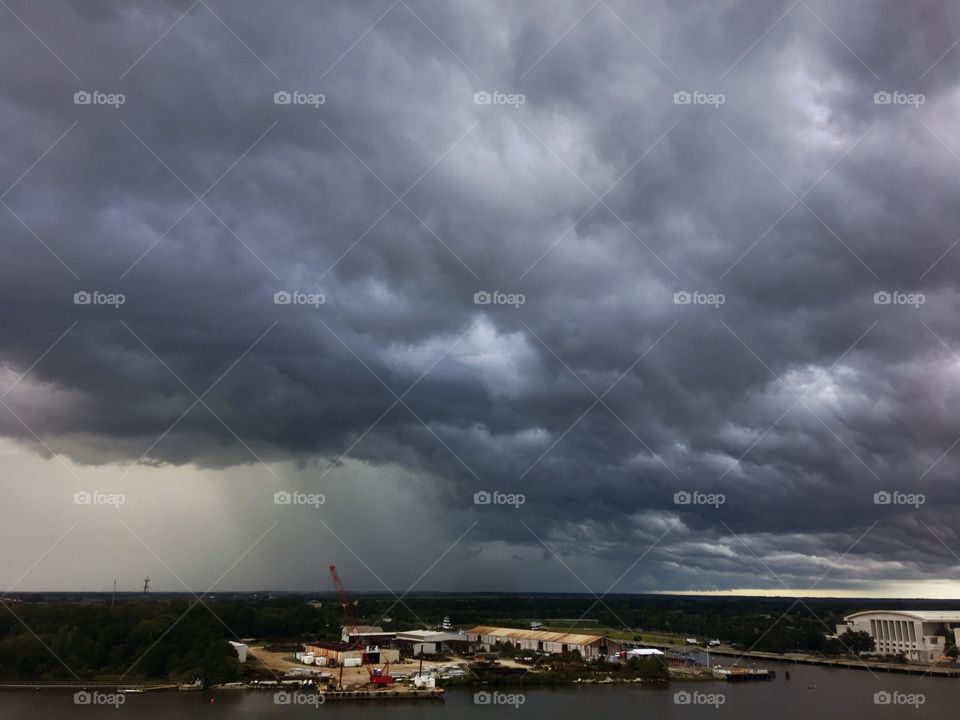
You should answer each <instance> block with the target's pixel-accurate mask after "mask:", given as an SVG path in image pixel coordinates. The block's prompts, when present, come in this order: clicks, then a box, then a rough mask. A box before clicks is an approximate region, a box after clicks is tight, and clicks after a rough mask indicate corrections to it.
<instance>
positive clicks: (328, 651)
mask: <svg viewBox="0 0 960 720" xmlns="http://www.w3.org/2000/svg"><path fill="white" fill-rule="evenodd" d="M304 651H305V652H306V653H308V654H312V655H313V656H314V658H326V660H327V662H328V663H329V662H331V661H332V662H333V663H335V664H337V665H343V666H344V667H360V665H361V664H362V663H363V655H364V654H366V656H367V660H368V662H370V663H375V664H376V663H388V662H398V661H399V660H400V651H399V650H397V649H396V648H389V647H381V646H379V645H368V646H366V647H365V648H364V649H360V648H357V646H356V645H355V644H352V643H344V642H339V643H338V642H327V643H319V644H316V645H304Z"/></svg>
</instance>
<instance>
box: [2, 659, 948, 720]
mask: <svg viewBox="0 0 960 720" xmlns="http://www.w3.org/2000/svg"><path fill="white" fill-rule="evenodd" d="M768 667H771V668H773V669H775V670H776V672H777V678H776V679H775V680H773V681H771V682H756V683H735V684H730V683H725V682H676V681H675V682H673V683H671V684H670V686H669V688H665V687H661V688H655V687H641V686H639V685H603V686H597V685H585V686H563V687H541V688H535V687H534V688H531V687H528V688H500V689H498V690H497V692H498V693H500V695H497V696H493V695H488V696H485V697H481V700H484V699H486V700H489V702H488V703H486V704H478V703H476V702H475V701H474V693H475V692H477V690H467V689H464V688H457V689H454V690H451V691H450V692H448V693H447V696H446V698H445V699H444V700H443V701H423V702H397V703H389V702H377V703H368V702H352V703H333V702H331V703H329V704H327V705H320V706H316V705H309V704H308V705H302V704H301V705H289V704H288V705H278V704H275V702H274V696H273V693H272V692H254V691H222V692H203V693H200V692H194V693H176V692H168V693H153V694H150V693H145V694H142V695H127V696H125V698H124V701H123V704H122V705H120V706H119V707H118V708H116V709H115V708H114V707H113V706H111V705H99V706H98V705H86V706H84V705H76V704H74V701H73V694H72V693H68V692H54V691H49V692H0V718H3V719H4V720H6V719H7V718H16V719H19V718H30V719H31V720H63V718H64V717H69V718H107V717H111V718H123V717H131V718H137V719H138V720H140V719H142V720H153V719H154V718H156V719H157V720H159V719H160V718H163V719H164V720H170V719H171V718H178V719H179V718H183V719H184V720H199V719H200V718H211V719H215V718H258V719H259V718H316V717H318V715H317V713H324V714H329V715H333V716H335V717H337V718H356V719H357V720H359V719H360V718H371V717H374V716H375V717H377V718H378V720H380V719H382V720H415V719H416V720H434V719H436V720H439V719H440V718H443V719H444V720H451V719H456V720H460V719H461V718H475V719H477V720H482V719H483V718H494V717H500V716H503V715H504V714H506V715H505V716H506V717H518V718H521V717H522V718H530V719H531V720H563V719H565V718H578V717H579V718H638V717H641V718H642V717H649V718H657V719H660V718H667V719H672V718H691V717H708V718H714V719H715V720H727V719H728V718H730V719H733V718H736V719H737V720H747V719H750V718H778V720H832V719H833V718H837V719H838V720H839V719H840V718H843V720H859V719H860V718H863V719H864V720H866V719H867V718H870V719H871V720H873V719H874V718H878V717H879V718H884V717H889V718H900V717H918V718H920V717H938V718H941V717H943V718H945V717H952V716H953V713H954V710H955V708H956V705H957V698H958V697H960V678H954V679H947V678H934V677H919V676H913V675H900V674H894V673H878V674H877V676H876V677H875V676H874V675H873V674H871V673H870V672H867V671H865V670H844V669H833V668H824V667H816V666H809V665H789V664H786V663H771V664H769V665H768ZM787 670H789V671H790V676H791V679H790V680H786V679H785V677H784V673H785V671H787ZM490 692H492V691H490ZM678 693H686V695H679V697H678ZM877 693H887V694H886V695H881V696H880V700H881V701H882V700H884V699H889V701H890V702H889V703H886V704H879V705H878V704H877V702H876V701H875V696H876V694H877ZM104 699H108V698H98V700H104ZM211 699H213V701H214V702H212V703H211V702H210V701H211ZM308 699H309V696H302V697H300V698H297V700H301V701H306V700H308ZM684 700H687V701H689V702H683V701H684Z"/></svg>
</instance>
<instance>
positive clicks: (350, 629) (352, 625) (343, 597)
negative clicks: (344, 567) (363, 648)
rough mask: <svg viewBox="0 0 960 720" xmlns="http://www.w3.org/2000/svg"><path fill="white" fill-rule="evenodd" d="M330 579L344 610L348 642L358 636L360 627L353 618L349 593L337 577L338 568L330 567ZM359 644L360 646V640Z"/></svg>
mask: <svg viewBox="0 0 960 720" xmlns="http://www.w3.org/2000/svg"><path fill="white" fill-rule="evenodd" d="M330 577H331V578H333V587H335V588H336V590H337V597H338V598H339V599H340V607H341V608H342V609H343V619H344V620H345V621H346V628H347V640H349V639H350V635H356V634H357V631H358V628H359V626H358V625H357V621H356V620H354V618H353V609H352V608H351V606H350V600H349V598H348V597H347V591H346V590H344V589H343V583H341V582H340V576H339V575H337V566H336V565H331V566H330ZM357 644H358V645H360V644H362V643H360V641H359V639H358V641H357Z"/></svg>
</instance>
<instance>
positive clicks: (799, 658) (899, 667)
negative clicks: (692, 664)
mask: <svg viewBox="0 0 960 720" xmlns="http://www.w3.org/2000/svg"><path fill="white" fill-rule="evenodd" d="M710 654H711V655H718V656H721V657H733V658H750V659H753V660H764V661H770V662H779V663H792V664H796V665H820V666H823V667H835V668H843V669H845V670H872V671H877V670H879V671H881V672H889V673H902V674H906V675H921V676H923V675H929V676H932V677H960V667H938V666H933V667H931V666H929V665H911V664H908V663H888V662H880V661H877V660H859V659H851V658H846V659H841V658H826V657H818V656H816V655H807V654H803V653H787V654H784V655H778V654H776V653H768V652H760V651H748V652H740V651H738V650H726V649H711V650H710Z"/></svg>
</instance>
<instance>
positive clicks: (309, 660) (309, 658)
mask: <svg viewBox="0 0 960 720" xmlns="http://www.w3.org/2000/svg"><path fill="white" fill-rule="evenodd" d="M314 660H315V658H314V656H313V653H304V654H303V655H302V656H301V657H300V662H302V663H303V664H304V665H313V662H314Z"/></svg>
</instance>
